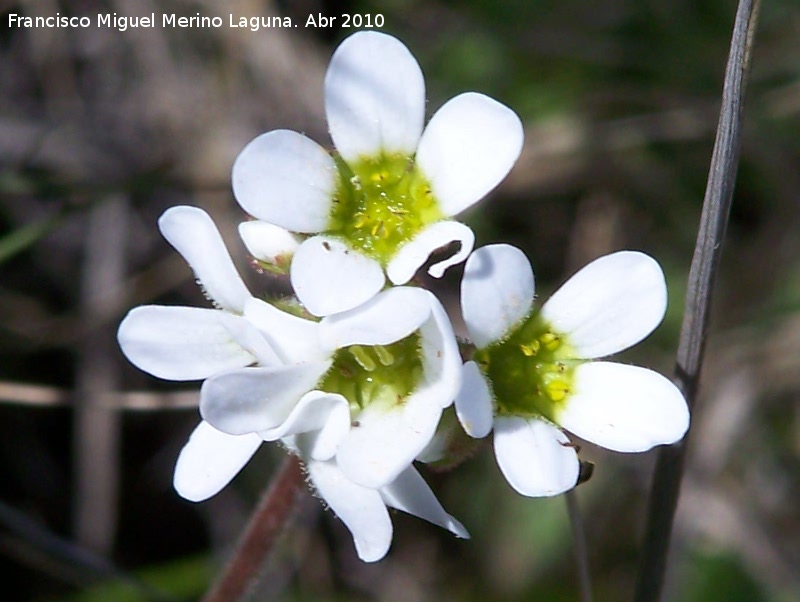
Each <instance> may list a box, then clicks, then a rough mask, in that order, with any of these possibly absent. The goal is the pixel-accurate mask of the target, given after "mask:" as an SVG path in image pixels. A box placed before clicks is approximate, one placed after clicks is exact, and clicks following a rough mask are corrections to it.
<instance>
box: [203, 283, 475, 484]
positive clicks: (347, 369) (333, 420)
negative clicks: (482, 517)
mask: <svg viewBox="0 0 800 602" xmlns="http://www.w3.org/2000/svg"><path fill="white" fill-rule="evenodd" d="M244 315H245V317H246V318H247V319H248V320H249V321H250V322H251V323H253V324H255V325H256V326H257V327H258V328H259V329H260V330H261V332H262V334H263V336H264V337H265V339H266V340H267V341H268V343H269V344H270V346H271V347H272V349H274V350H275V352H276V353H277V355H278V356H279V357H280V359H281V362H282V363H281V365H278V366H268V367H247V368H240V369H234V370H229V371H226V372H223V373H220V374H218V375H216V376H212V377H210V378H208V379H207V380H206V381H205V382H204V383H203V387H202V389H201V394H200V413H201V415H202V416H203V418H204V419H205V420H207V421H208V422H209V423H210V424H212V425H213V426H214V427H215V428H217V429H219V430H220V431H223V432H225V433H228V434H230V435H245V434H251V433H258V435H259V436H261V437H262V438H263V439H265V440H269V441H274V440H278V439H282V438H286V437H289V436H293V435H295V436H298V437H302V436H304V435H305V434H309V433H310V434H313V440H314V444H313V446H311V447H310V450H309V451H308V453H307V454H306V456H307V459H309V460H316V461H328V460H331V459H332V458H334V457H335V459H336V462H337V465H338V467H339V469H341V471H342V473H343V474H345V475H346V476H347V478H348V479H350V480H352V481H353V482H355V483H358V484H359V485H362V486H365V487H369V488H373V489H377V488H380V487H384V486H386V485H387V484H388V483H391V482H392V481H393V480H394V479H395V478H397V476H398V475H399V474H400V473H402V472H403V471H404V470H406V469H407V468H408V466H410V464H411V462H412V461H413V460H414V458H415V457H416V456H417V454H419V453H420V451H422V449H424V448H425V446H426V445H427V444H428V443H429V441H430V440H431V438H432V437H433V434H434V432H435V430H436V425H437V424H438V422H439V418H440V416H441V413H442V410H443V409H444V408H445V407H447V406H449V405H450V404H451V403H452V400H453V398H454V397H455V394H456V393H457V391H458V388H459V384H460V381H459V377H460V365H461V361H460V356H459V353H458V347H457V343H456V341H455V337H454V336H453V332H452V327H451V326H450V322H449V320H448V318H447V315H446V314H445V312H444V309H443V308H442V307H441V305H440V304H439V302H438V301H437V300H436V298H435V297H434V296H433V295H432V294H431V293H429V292H428V291H425V290H422V289H418V288H411V287H395V288H391V289H388V290H386V291H383V292H381V293H379V294H378V295H376V296H374V297H373V298H372V299H370V300H369V301H368V302H367V303H365V304H364V305H362V306H359V307H358V308H355V309H352V310H350V311H347V312H342V313H339V314H336V315H333V316H328V317H326V318H324V319H322V321H321V322H315V321H312V320H306V319H303V318H299V317H297V316H294V315H291V314H289V313H287V312H284V311H281V310H279V309H278V308H276V307H274V306H272V305H270V304H268V303H265V302H263V301H259V300H256V299H250V300H248V301H247V302H246V303H245V307H244ZM309 436H310V435H309Z"/></svg>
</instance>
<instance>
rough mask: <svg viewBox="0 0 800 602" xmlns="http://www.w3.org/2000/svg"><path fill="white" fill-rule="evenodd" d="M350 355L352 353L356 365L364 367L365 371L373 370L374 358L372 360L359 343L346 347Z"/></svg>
mask: <svg viewBox="0 0 800 602" xmlns="http://www.w3.org/2000/svg"><path fill="white" fill-rule="evenodd" d="M348 351H349V352H350V355H352V356H353V357H354V358H355V360H356V361H357V362H358V365H359V366H361V367H362V368H364V370H366V371H367V372H372V371H373V370H375V367H376V366H375V360H373V359H372V358H371V357H370V356H369V354H368V353H367V352H366V350H365V349H364V348H363V347H361V346H360V345H353V346H351V347H349V348H348Z"/></svg>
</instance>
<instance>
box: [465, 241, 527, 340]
mask: <svg viewBox="0 0 800 602" xmlns="http://www.w3.org/2000/svg"><path fill="white" fill-rule="evenodd" d="M533 293H534V281H533V271H532V270H531V265H530V263H529V262H528V258H527V257H525V254H524V253H523V252H522V251H520V250H519V249H517V248H516V247H512V246H511V245H489V246H486V247H481V248H480V249H477V250H476V251H475V252H474V253H473V254H472V255H471V256H470V258H469V259H468V260H467V265H466V267H465V268H464V278H463V280H462V281H461V312H462V314H463V317H464V322H465V323H466V325H467V330H468V331H469V336H470V337H471V338H472V342H473V343H475V346H476V347H477V348H478V349H481V348H483V347H486V346H487V345H489V344H490V343H493V342H495V341H498V340H500V339H502V338H503V337H504V336H505V335H506V333H507V332H508V331H509V330H510V329H511V328H512V327H513V326H515V325H516V324H517V323H518V322H519V321H520V320H522V319H523V318H524V317H525V316H527V315H528V314H529V313H530V311H531V307H532V306H533Z"/></svg>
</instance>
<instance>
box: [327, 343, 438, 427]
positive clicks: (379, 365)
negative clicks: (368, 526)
mask: <svg viewBox="0 0 800 602" xmlns="http://www.w3.org/2000/svg"><path fill="white" fill-rule="evenodd" d="M420 343H421V342H420V335H419V333H418V332H414V333H412V334H411V335H409V336H407V337H406V338H404V339H401V340H400V341H397V342H395V343H392V344H391V345H373V346H366V345H351V346H350V347H344V348H342V349H339V350H338V351H337V352H336V354H335V355H334V356H333V365H332V366H331V368H330V370H329V371H328V373H327V374H326V375H325V376H324V377H323V379H322V382H321V383H320V384H319V385H318V387H317V388H318V389H320V390H322V391H326V392H328V393H339V394H340V395H342V396H343V397H344V398H345V399H347V401H348V402H350V411H351V412H352V413H353V415H356V414H357V413H358V412H360V411H361V410H363V409H364V408H366V407H367V406H368V405H372V404H380V405H381V406H383V407H385V408H386V409H387V410H388V409H390V408H393V407H395V406H396V405H399V404H402V403H403V402H404V401H405V399H406V397H407V396H408V394H409V393H411V392H412V391H414V389H416V388H417V385H418V384H419V383H420V381H421V379H422V371H423V368H422V350H421V344H420Z"/></svg>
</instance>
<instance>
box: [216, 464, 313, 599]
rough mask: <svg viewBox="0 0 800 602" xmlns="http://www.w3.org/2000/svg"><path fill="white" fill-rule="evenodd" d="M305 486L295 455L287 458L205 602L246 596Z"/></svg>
mask: <svg viewBox="0 0 800 602" xmlns="http://www.w3.org/2000/svg"><path fill="white" fill-rule="evenodd" d="M304 485H305V477H304V475H303V471H302V469H301V467H300V462H299V461H298V459H297V458H296V457H295V456H289V457H287V458H286V460H285V461H284V462H283V464H282V465H281V468H280V470H279V471H278V474H277V475H276V476H275V478H274V479H273V480H272V482H271V483H270V485H269V486H268V488H267V491H266V493H264V497H263V498H261V501H260V502H259V504H258V506H257V507H256V509H255V511H254V512H253V514H252V516H251V517H250V522H249V523H248V524H247V526H246V527H245V530H244V532H243V533H242V535H241V537H240V538H239V542H238V543H237V544H236V549H235V550H234V552H233V556H231V559H230V560H229V561H228V564H227V565H226V566H225V569H224V570H223V571H222V575H221V576H220V577H219V579H218V580H217V582H216V583H215V584H214V585H213V586H212V588H211V590H210V591H209V592H208V593H207V594H206V596H205V597H204V598H203V601H202V602H237V601H239V600H243V599H244V598H245V596H247V594H248V592H249V590H250V589H251V587H253V586H254V585H255V583H256V582H257V581H258V576H259V571H260V570H261V569H262V567H263V566H264V562H265V561H266V559H267V557H268V556H269V554H270V552H272V551H273V549H274V547H275V543H276V542H277V540H278V537H279V535H280V534H281V532H282V531H283V528H284V526H285V525H286V524H287V522H288V521H289V519H290V518H291V517H292V515H293V513H294V511H295V509H296V508H297V506H298V504H297V501H298V496H299V495H300V493H301V492H302V491H303V490H304Z"/></svg>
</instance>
